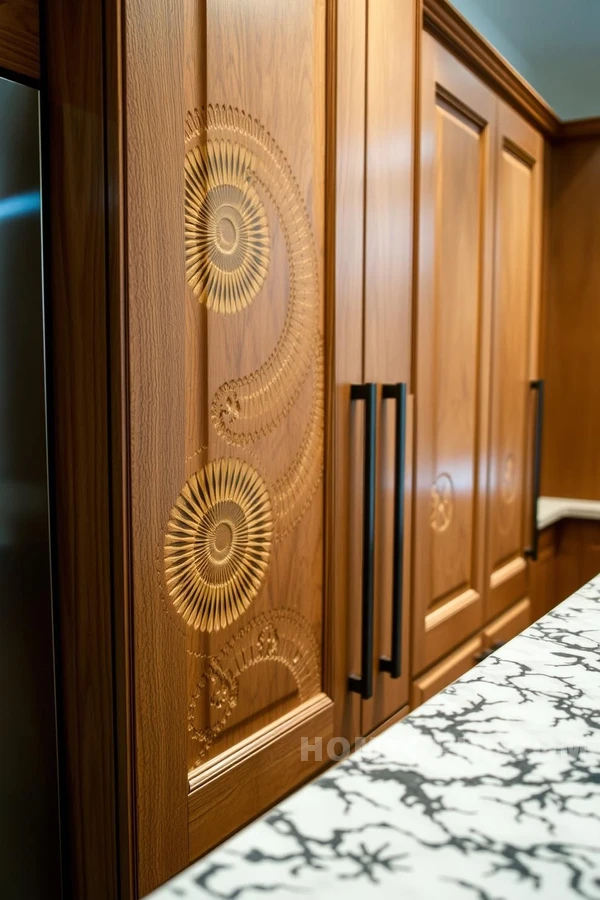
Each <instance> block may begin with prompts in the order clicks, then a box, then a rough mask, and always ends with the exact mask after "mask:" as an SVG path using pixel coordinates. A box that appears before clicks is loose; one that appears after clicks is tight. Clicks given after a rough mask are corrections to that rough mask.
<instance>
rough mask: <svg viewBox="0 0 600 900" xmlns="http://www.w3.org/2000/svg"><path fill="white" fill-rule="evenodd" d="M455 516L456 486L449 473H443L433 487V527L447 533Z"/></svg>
mask: <svg viewBox="0 0 600 900" xmlns="http://www.w3.org/2000/svg"><path fill="white" fill-rule="evenodd" d="M453 515H454V484H453V482H452V478H451V477H450V475H449V474H448V473H447V472H442V473H441V474H440V475H438V477H437V478H436V479H435V481H434V482H433V484H432V485H431V519H430V521H431V527H432V528H433V530H434V531H437V532H442V531H446V530H447V529H448V528H449V527H450V523H451V522H452V516H453Z"/></svg>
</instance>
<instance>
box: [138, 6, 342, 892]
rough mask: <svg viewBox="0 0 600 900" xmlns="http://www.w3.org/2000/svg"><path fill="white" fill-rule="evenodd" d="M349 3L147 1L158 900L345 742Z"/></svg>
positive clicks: (143, 786)
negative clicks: (330, 166) (335, 424)
mask: <svg viewBox="0 0 600 900" xmlns="http://www.w3.org/2000/svg"><path fill="white" fill-rule="evenodd" d="M334 9H335V6H334V4H332V3H330V4H326V3H325V2H323V0H315V2H313V3H309V4H307V3H305V2H304V0H293V2H292V3H287V4H286V5H285V8H283V7H282V6H281V5H280V4H277V3H276V2H274V0H273V2H268V3H266V4H265V3H262V4H258V3H256V2H255V0H244V2H239V0H235V2H234V0H226V2H223V0H219V2H212V0H209V2H206V3H200V4H198V3H197V2H196V0H187V2H186V3H185V4H182V5H181V7H180V8H178V10H176V11H175V12H174V11H173V10H172V9H171V8H170V5H169V4H166V3H164V2H160V0H155V3H154V5H153V8H152V10H149V9H148V7H147V4H142V3H138V2H137V0H132V2H129V3H128V4H127V19H126V42H127V53H128V55H127V66H126V79H127V81H126V97H127V147H126V151H127V162H128V170H127V187H128V194H127V205H128V222H129V229H128V242H127V245H128V288H129V336H130V338H129V347H130V354H131V386H130V405H131V495H132V540H133V548H132V549H133V589H134V608H135V631H134V633H135V660H136V663H135V665H136V673H135V674H136V726H137V731H136V738H137V769H136V775H137V800H138V804H137V805H138V810H137V811H138V816H137V833H138V853H139V880H140V891H141V892H142V893H146V892H147V891H149V890H150V889H152V888H153V887H155V886H156V885H158V884H159V883H161V882H162V881H164V880H165V879H166V878H167V877H168V876H169V875H171V874H173V872H175V871H177V870H178V869H180V868H182V867H183V866H184V865H185V864H186V863H187V862H188V861H190V860H192V859H195V858H197V856H198V855H200V854H201V853H203V852H205V851H206V850H207V849H209V848H210V847H212V846H213V845H214V843H215V842H216V841H218V840H219V839H221V838H223V837H225V836H226V835H227V834H229V833H231V832H232V831H234V830H235V829H237V828H239V827H240V826H241V825H243V824H244V823H245V822H247V821H248V820H249V819H250V818H252V817H254V816H256V815H257V814H259V813H260V812H262V811H263V810H264V808H265V807H266V806H268V805H269V804H271V803H273V802H275V800H277V799H278V798H279V797H280V796H282V795H283V794H285V793H287V792H289V791H290V790H291V789H292V788H293V787H294V786H295V785H296V784H298V783H299V782H301V781H302V780H304V779H305V778H306V777H308V776H309V775H310V774H311V773H312V772H313V771H314V769H315V766H316V765H317V764H316V763H314V764H313V765H312V766H311V767H309V766H306V765H304V766H303V765H302V764H301V760H300V738H301V737H308V738H309V740H311V741H312V740H314V739H315V738H318V737H323V738H324V739H326V740H327V739H328V738H329V737H330V736H331V735H332V734H333V717H334V708H335V705H334V703H333V700H332V699H331V698H332V696H333V695H334V694H335V685H334V683H333V682H334V670H333V667H332V666H331V665H329V664H328V668H327V671H326V674H325V677H324V676H323V675H322V672H321V660H322V659H327V660H330V659H331V658H332V655H333V650H332V646H333V638H334V619H333V605H332V602H331V600H330V598H329V595H326V594H325V592H324V583H329V581H328V579H329V576H328V573H326V572H325V571H324V553H323V547H324V540H325V521H326V516H325V509H324V486H323V482H324V474H325V461H324V455H323V454H324V450H323V444H324V434H323V432H324V427H325V422H324V397H323V386H322V381H323V379H325V383H326V384H328V383H329V375H328V373H326V372H324V362H323V344H324V343H325V344H326V345H327V359H328V360H329V361H332V360H333V358H334V357H333V334H332V332H331V330H329V331H328V332H327V333H326V334H325V335H324V338H325V340H324V341H323V329H324V325H325V322H326V321H327V326H328V328H330V329H331V327H332V326H331V323H332V318H331V316H329V315H328V318H327V320H325V317H324V310H325V302H324V293H323V285H324V283H325V281H326V269H325V250H326V247H325V237H326V225H327V222H326V209H325V192H326V182H325V173H326V164H327V156H326V150H327V147H326V127H328V126H327V119H326V88H327V90H328V92H329V97H328V98H327V99H328V107H327V109H328V111H330V105H331V104H330V95H331V93H332V90H333V83H332V78H331V75H330V72H329V71H328V68H327V67H328V66H330V65H331V63H332V54H331V50H330V49H329V42H330V41H331V40H332V28H333V25H334V16H333V12H334ZM224 59H227V65H224V64H223V60H224ZM274 73H276V78H275V77H274ZM249 116H251V117H252V118H250V117H249ZM157 135H161V136H162V137H161V140H160V141H158V142H157V139H156V136H157ZM167 136H168V137H167ZM333 136H334V135H333V132H332V130H331V129H330V131H329V137H328V140H329V138H331V137H333ZM157 147H159V149H157ZM244 172H245V173H246V175H244ZM184 173H185V174H184ZM240 173H241V174H240ZM236 179H237V180H236ZM242 192H245V193H244V194H242ZM328 203H329V204H330V205H331V198H329V199H328ZM219 217H220V218H219ZM184 220H185V233H184ZM327 233H329V234H330V233H331V232H327ZM240 236H241V237H240ZM244 242H246V243H244ZM205 248H209V249H208V250H207V249H205ZM246 248H250V249H249V250H247V249H246ZM327 252H328V253H329V248H328V249H327ZM209 253H210V254H213V256H209V255H208V254H209ZM250 253H251V254H252V256H251V257H250V256H249V255H248V254H250ZM214 254H217V255H218V254H221V256H219V257H218V258H219V259H221V263H219V264H216V265H213V263H212V262H211V260H212V259H214V258H216V257H215V256H214ZM203 255H204V256H203ZM225 256H228V258H229V259H230V262H227V260H226V259H225ZM203 258H204V263H203V264H204V265H205V268H204V269H203V270H201V271H200V276H199V279H197V278H196V271H197V270H196V268H195V266H196V263H197V261H199V260H200V261H202V259H203ZM328 259H329V257H328ZM230 270H232V271H235V272H236V273H237V276H236V277H237V281H236V282H235V283H233V282H229V281H228V280H227V275H226V273H227V271H230ZM327 277H328V276H327ZM327 283H329V282H327ZM286 316H287V318H286ZM255 372H258V375H255V374H254V373H255ZM262 372H264V373H265V374H264V375H261V374H260V373H262ZM259 376H260V377H259ZM253 379H254V380H253ZM261 379H262V381H261ZM222 385H225V387H221V386H222ZM325 402H326V403H327V404H328V405H330V403H331V400H330V398H329V397H327V398H326V399H325ZM294 467H297V472H296V469H295V468H294ZM234 491H235V492H236V493H235V494H234ZM189 498H192V499H191V500H190V499H189ZM206 504H208V508H210V510H211V512H210V516H208V517H207V516H206V515H205V513H204V512H203V509H204V508H205V505H206ZM219 504H221V505H219ZM232 508H233V511H231V512H229V511H228V512H221V510H230V509H232ZM236 509H240V510H241V512H240V513H238V512H235V510H236ZM240 515H241V516H243V522H242V524H237V523H238V522H241V521H242V520H241V519H240V518H239V516H240ZM211 516H214V517H216V518H215V521H216V522H220V524H218V527H217V525H215V526H214V528H215V529H216V530H215V531H214V534H213V531H212V530H211V529H212V528H213V525H212V524H211V523H212V521H213V519H212V518H210V517H211ZM220 517H224V518H220ZM236 517H237V518H236ZM182 523H183V524H182ZM188 523H189V524H188ZM202 535H205V537H202ZM246 540H247V541H250V540H252V541H254V543H253V544H252V547H253V549H252V552H251V554H250V555H249V556H246V557H243V559H244V560H245V562H244V563H243V565H244V566H245V567H246V568H245V569H240V568H236V567H238V566H241V565H242V564H241V563H239V562H238V560H239V559H240V558H242V557H240V556H236V555H233V554H234V550H235V548H236V547H238V543H236V542H238V541H239V542H243V541H246ZM239 546H245V545H243V543H242V544H239ZM232 548H233V549H232ZM235 553H237V550H235ZM221 559H223V560H225V561H226V564H225V565H224V568H223V570H222V571H223V573H224V575H223V577H222V576H221V575H220V572H221V569H218V566H220V565H221V562H220V560H221ZM215 560H216V561H215ZM236 572H242V573H243V577H242V576H240V579H241V580H240V581H236V578H237V575H235V573H236ZM182 573H183V574H182ZM203 573H208V574H203ZM231 573H234V574H231ZM225 576H227V577H226V578H225ZM210 579H214V585H217V586H218V585H221V586H222V594H219V593H218V591H220V590H221V587H214V586H213V587H211V585H213V581H211V580H210ZM243 579H245V581H244V580H243ZM192 584H193V585H194V590H196V587H197V593H196V594H193V595H192V594H191V593H190V586H191V585H192ZM219 598H222V599H219ZM188 600H190V601H193V602H189V603H188ZM209 600H210V602H215V604H216V606H215V607H214V608H215V609H216V610H217V618H216V619H215V618H213V617H212V614H211V615H205V614H204V612H203V610H204V609H205V608H208V607H205V606H204V605H203V604H206V603H208V602H209ZM220 604H221V605H220ZM225 604H228V605H225ZM220 610H222V611H223V613H222V615H221V612H220ZM226 612H227V615H226V614H225V613H226ZM195 626H197V627H195ZM294 761H297V764H295V762H294ZM321 764H322V763H321ZM240 785H241V786H242V789H240ZM217 805H218V809H219V812H218V824H215V821H214V819H215V816H214V810H215V808H216V806H217Z"/></svg>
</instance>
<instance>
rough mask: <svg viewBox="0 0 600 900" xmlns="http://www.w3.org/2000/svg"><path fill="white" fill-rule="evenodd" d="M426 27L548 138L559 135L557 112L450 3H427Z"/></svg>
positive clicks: (443, 0) (439, 0)
mask: <svg viewBox="0 0 600 900" xmlns="http://www.w3.org/2000/svg"><path fill="white" fill-rule="evenodd" d="M423 26H424V28H425V30H426V31H427V32H428V33H429V34H432V35H434V37H436V38H437V40H439V41H440V42H441V43H442V44H443V45H444V46H446V47H447V48H448V49H449V50H451V51H452V52H453V53H454V55H455V56H456V57H457V58H458V59H460V60H461V62H463V63H465V65H467V66H469V68H470V69H471V70H472V71H473V72H474V73H475V74H476V75H478V76H479V77H480V78H481V79H482V80H483V81H485V82H486V83H487V84H488V85H489V86H490V87H491V88H492V90H493V91H494V92H495V93H496V94H497V96H499V97H500V98H502V99H503V100H505V101H506V102H507V103H509V104H511V106H513V108H514V109H515V110H517V111H518V112H519V113H520V114H521V115H522V116H524V117H525V118H526V119H527V120H528V121H529V122H530V123H531V124H532V125H534V126H535V127H536V128H539V129H540V130H541V131H542V132H543V133H544V134H546V135H548V136H552V135H554V134H557V133H559V131H560V120H559V118H558V117H557V115H556V113H555V112H554V110H552V109H551V108H550V107H549V106H548V104H547V103H546V102H545V100H543V99H542V97H540V95H539V94H538V93H537V92H536V91H534V89H533V88H532V87H531V85H530V84H528V83H527V82H526V81H525V80H524V78H522V77H521V75H519V73H518V72H517V71H516V70H515V69H513V67H512V66H511V65H510V64H509V63H507V61H506V60H505V59H504V57H502V56H501V55H500V54H499V53H498V51H497V50H495V49H494V47H492V45H491V44H489V43H488V42H487V41H486V40H485V38H484V37H482V36H481V35H480V34H479V32H477V31H476V30H475V29H474V28H473V27H472V26H471V25H470V24H469V23H468V22H467V20H466V19H464V18H463V17H462V16H461V15H460V13H459V12H457V10H455V9H454V7H453V6H452V5H451V4H450V3H449V2H448V0H424V2H423Z"/></svg>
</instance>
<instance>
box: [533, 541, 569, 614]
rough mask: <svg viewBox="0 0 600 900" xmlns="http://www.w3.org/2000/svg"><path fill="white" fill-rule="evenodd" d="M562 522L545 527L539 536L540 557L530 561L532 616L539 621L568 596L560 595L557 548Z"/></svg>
mask: <svg viewBox="0 0 600 900" xmlns="http://www.w3.org/2000/svg"><path fill="white" fill-rule="evenodd" d="M561 528H562V525H561V523H558V524H556V525H551V526H550V527H549V528H545V529H544V530H543V531H542V532H541V533H540V537H539V549H538V558H537V560H536V561H535V562H532V563H530V576H529V584H530V588H529V592H530V596H531V618H532V620H533V621H537V619H540V618H541V617H542V616H545V615H546V613H547V612H550V610H551V609H552V608H553V607H554V606H556V604H557V603H559V602H560V601H561V600H564V599H566V597H559V594H558V582H557V571H556V570H557V565H556V550H557V541H558V535H559V533H560V530H561Z"/></svg>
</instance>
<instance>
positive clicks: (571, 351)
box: [542, 139, 600, 500]
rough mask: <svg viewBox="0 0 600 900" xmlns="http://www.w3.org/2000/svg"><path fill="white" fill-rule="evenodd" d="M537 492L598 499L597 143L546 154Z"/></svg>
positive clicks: (599, 169) (577, 143) (599, 235)
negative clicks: (546, 232) (543, 402)
mask: <svg viewBox="0 0 600 900" xmlns="http://www.w3.org/2000/svg"><path fill="white" fill-rule="evenodd" d="M550 164H551V167H552V172H551V178H550V196H549V200H548V205H547V212H546V214H547V216H549V219H550V222H549V232H550V234H549V246H548V252H547V254H546V271H545V282H546V291H545V304H544V346H543V348H542V357H543V373H542V374H543V376H544V378H545V380H546V410H545V422H544V437H543V455H542V493H543V494H545V495H547V496H554V497H574V498H580V499H587V500H599V499H600V454H599V453H598V446H599V444H600V424H599V421H600V420H599V417H598V415H597V411H598V409H599V408H600V303H599V302H598V281H599V279H600V257H599V255H598V252H597V248H598V245H599V242H600V220H599V218H598V214H597V203H596V200H597V188H598V183H599V179H600V140H598V139H595V140H592V139H590V140H581V141H579V140H573V141H569V142H566V143H564V144H559V145H556V146H553V147H552V149H551V162H550Z"/></svg>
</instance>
